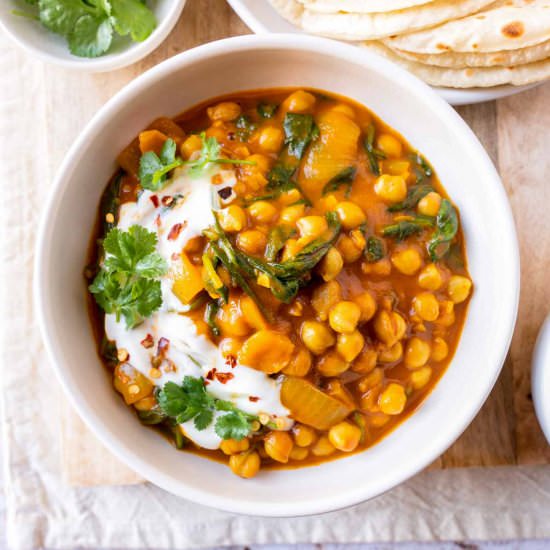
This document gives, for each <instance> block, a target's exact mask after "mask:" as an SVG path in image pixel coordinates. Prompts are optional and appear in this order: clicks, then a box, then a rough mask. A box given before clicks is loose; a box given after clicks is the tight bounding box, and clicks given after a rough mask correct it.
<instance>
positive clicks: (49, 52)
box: [0, 0, 186, 72]
mask: <svg viewBox="0 0 550 550" xmlns="http://www.w3.org/2000/svg"><path fill="white" fill-rule="evenodd" d="M185 1H186V0H156V1H155V2H153V3H150V5H151V9H152V10H153V12H154V13H155V16H156V18H157V27H156V28H155V30H154V31H153V32H152V33H151V36H149V38H147V39H146V40H144V41H143V42H132V41H131V40H130V38H129V37H123V38H120V37H118V38H115V40H114V41H113V46H112V48H111V50H110V51H109V52H108V53H107V54H105V55H102V56H101V57H96V58H86V57H77V56H74V55H72V54H71V53H70V52H69V47H68V45H67V41H66V40H65V38H64V37H62V36H59V35H57V34H54V33H52V32H50V31H49V30H48V29H46V28H45V27H44V26H43V25H41V24H40V23H39V22H38V21H34V20H33V19H29V18H27V17H20V16H17V15H14V14H13V13H12V10H20V11H28V12H31V11H32V10H31V8H32V6H29V5H28V4H26V3H25V2H24V0H4V1H3V2H2V6H1V7H0V30H2V31H4V32H5V33H6V35H8V36H9V37H10V38H11V39H12V40H13V41H14V42H15V43H16V44H17V45H18V46H20V47H21V48H23V49H24V50H26V51H27V52H28V53H29V54H31V55H34V56H36V57H38V58H39V59H41V60H42V61H46V62H48V63H53V64H55V65H61V66H62V67H66V68H68V69H77V70H80V71H88V72H102V71H113V70H115V69H120V68H122V67H126V66H127V65H131V64H132V63H135V62H136V61H139V60H140V59H142V58H143V57H145V56H146V55H147V54H149V53H151V52H152V51H153V50H154V49H155V48H156V47H157V46H159V45H160V43H161V42H162V41H163V40H164V39H165V38H166V37H167V36H168V33H169V32H170V31H171V30H172V29H173V28H174V25H175V24H176V23H177V21H178V18H179V16H180V14H181V11H182V10H183V6H184V5H185Z"/></svg>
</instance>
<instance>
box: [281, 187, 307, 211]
mask: <svg viewBox="0 0 550 550" xmlns="http://www.w3.org/2000/svg"><path fill="white" fill-rule="evenodd" d="M301 198H302V194H301V193H300V191H298V189H289V190H288V191H285V192H283V193H282V194H281V196H280V197H279V202H280V203H281V204H283V205H284V206H288V205H291V204H294V203H295V202H296V201H299V200H300V199H301ZM296 206H297V205H296ZM302 206H304V207H305V205H303V204H302Z"/></svg>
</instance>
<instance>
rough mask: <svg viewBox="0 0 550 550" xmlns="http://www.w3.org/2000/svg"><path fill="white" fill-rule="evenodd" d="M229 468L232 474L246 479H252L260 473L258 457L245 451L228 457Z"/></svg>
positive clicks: (254, 453)
mask: <svg viewBox="0 0 550 550" xmlns="http://www.w3.org/2000/svg"><path fill="white" fill-rule="evenodd" d="M229 467H230V468H231V471H232V472H233V473H234V474H237V475H238V476H240V477H244V478H246V479H248V478H251V477H254V476H255V475H256V474H257V473H258V472H259V471H260V455H259V454H258V453H256V452H249V451H245V452H244V453H239V454H236V455H231V456H230V457H229Z"/></svg>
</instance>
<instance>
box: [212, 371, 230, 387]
mask: <svg viewBox="0 0 550 550" xmlns="http://www.w3.org/2000/svg"><path fill="white" fill-rule="evenodd" d="M214 376H215V377H216V380H217V381H218V382H220V383H221V384H226V383H227V382H229V380H231V379H232V378H235V375H234V374H233V373H231V372H215V373H214Z"/></svg>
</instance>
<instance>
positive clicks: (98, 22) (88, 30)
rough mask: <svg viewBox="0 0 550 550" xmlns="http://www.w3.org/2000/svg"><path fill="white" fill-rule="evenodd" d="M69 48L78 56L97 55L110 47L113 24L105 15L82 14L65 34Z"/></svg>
mask: <svg viewBox="0 0 550 550" xmlns="http://www.w3.org/2000/svg"><path fill="white" fill-rule="evenodd" d="M67 40H68V43H69V50H70V52H71V53H72V54H73V55H78V56H79V57H99V56H100V55H103V54H104V53H105V52H106V51H107V50H108V49H109V48H110V47H111V42H112V40H113V26H112V24H111V21H110V19H109V18H108V17H106V16H99V17H98V16H94V15H89V14H86V15H82V16H81V17H79V18H78V19H77V20H76V23H75V26H74V28H73V29H72V31H71V32H70V33H69V34H68V35H67Z"/></svg>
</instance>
